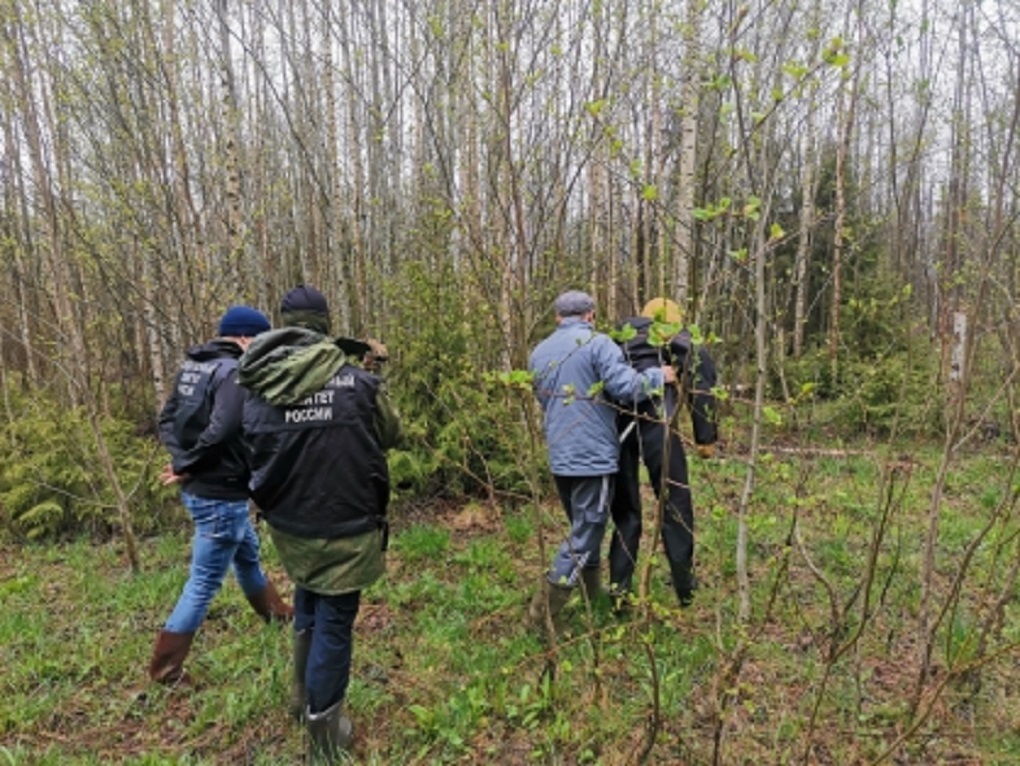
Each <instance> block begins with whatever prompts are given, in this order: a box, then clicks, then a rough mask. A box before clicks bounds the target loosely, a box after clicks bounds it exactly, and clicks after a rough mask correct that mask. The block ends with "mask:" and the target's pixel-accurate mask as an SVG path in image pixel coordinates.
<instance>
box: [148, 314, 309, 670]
mask: <svg viewBox="0 0 1020 766" xmlns="http://www.w3.org/2000/svg"><path fill="white" fill-rule="evenodd" d="M268 329H269V320H268V319H267V318H266V316H265V314H263V313H261V312H259V311H257V310H255V309H253V308H250V307H248V306H233V307H231V308H230V309H228V310H227V312H226V313H225V314H224V315H223V317H222V319H220V324H219V337H217V338H215V339H213V340H211V341H209V342H207V343H204V344H201V345H198V346H194V347H192V348H190V349H189V350H188V352H187V359H186V360H185V361H184V364H183V365H182V366H181V369H180V370H179V371H178V373H177V378H176V381H175V382H174V388H173V391H172V392H171V394H170V396H169V398H168V399H167V401H166V404H165V405H164V407H163V410H162V412H161V413H160V417H159V433H160V439H161V441H162V442H163V445H164V446H165V447H166V448H167V450H168V451H169V452H170V456H171V462H170V463H168V464H167V465H166V466H165V467H164V468H163V471H162V473H161V475H160V479H161V481H162V482H163V484H166V485H168V484H178V483H179V484H180V485H181V499H182V501H183V503H184V506H185V507H186V508H187V509H188V513H189V514H190V515H191V517H192V519H193V520H194V523H195V536H194V540H193V542H192V554H191V572H190V576H189V577H188V581H187V583H186V584H185V586H184V590H183V592H182V593H181V596H180V598H179V599H178V601H177V605H176V606H175V607H174V610H173V612H172V613H171V614H170V617H169V619H167V621H166V624H165V626H164V627H163V629H162V630H161V631H160V632H159V634H158V635H157V637H156V643H155V646H154V647H153V651H152V658H151V660H150V662H149V676H150V677H151V678H152V679H153V680H154V681H158V682H161V683H175V682H178V681H180V680H182V679H183V678H185V677H186V674H185V673H184V659H185V657H187V654H188V651H189V649H190V648H191V643H192V641H193V640H194V637H195V632H196V631H197V630H198V628H199V626H200V625H201V624H202V622H203V621H204V620H205V616H206V613H207V612H208V610H209V605H210V603H211V602H212V600H213V598H214V597H215V596H216V594H217V593H218V592H219V590H220V587H221V586H222V585H223V580H224V579H225V578H226V575H227V571H228V570H229V569H230V568H231V567H233V569H234V574H235V575H236V576H237V581H238V583H239V584H240V586H241V589H242V590H243V591H244V595H245V597H246V598H247V599H248V602H249V603H250V604H251V606H252V608H253V609H254V610H255V611H256V612H257V613H258V614H259V615H260V616H261V617H262V618H263V619H265V620H267V621H269V620H273V619H282V620H289V619H290V618H292V617H293V613H294V610H293V609H292V608H291V607H290V606H288V605H287V604H285V603H284V602H283V600H282V599H281V598H280V596H279V594H278V593H277V591H276V588H275V587H273V584H272V582H271V581H270V580H268V579H267V578H266V575H265V572H263V570H262V566H261V564H260V560H259V539H258V536H257V535H256V534H255V529H254V528H253V527H252V523H251V519H250V516H249V511H248V478H249V472H248V463H247V459H246V456H245V451H244V444H243V442H242V440H241V413H242V408H243V405H244V391H243V389H241V388H240V387H239V386H238V385H237V360H238V359H239V358H240V356H241V353H242V352H243V350H244V349H245V348H247V347H248V344H249V342H250V341H251V339H252V338H253V337H255V336H256V335H258V334H259V333H261V332H264V331H266V330H268Z"/></svg>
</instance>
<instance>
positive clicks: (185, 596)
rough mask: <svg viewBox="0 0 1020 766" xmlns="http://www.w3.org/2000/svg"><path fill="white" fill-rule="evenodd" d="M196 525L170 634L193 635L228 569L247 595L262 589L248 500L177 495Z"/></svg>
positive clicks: (263, 578) (263, 580)
mask: <svg viewBox="0 0 1020 766" xmlns="http://www.w3.org/2000/svg"><path fill="white" fill-rule="evenodd" d="M181 500H182V501H183V502H184V507H185V508H187V509H188V513H190V514H191V518H192V519H193V520H194V522H195V537H194V539H193V540H192V544H191V573H190V575H189V576H188V582H187V583H186V584H185V585H184V591H183V592H182V593H181V597H180V598H179V599H178V600H177V606H175V607H174V611H173V612H172V613H171V614H170V617H169V618H168V619H167V621H166V625H165V627H164V629H165V630H168V631H170V632H171V633H194V632H195V631H196V630H198V626H199V625H201V624H202V621H203V620H204V619H205V615H206V612H208V611H209V604H211V603H212V600H213V597H214V596H215V595H216V594H217V593H218V592H219V590H220V587H221V586H222V585H223V581H224V579H226V576H227V570H228V569H230V565H231V564H233V566H234V574H235V575H236V576H237V582H238V583H239V584H240V586H241V590H243V591H244V594H245V596H253V595H255V594H257V593H259V592H261V591H262V590H263V589H264V588H265V587H266V576H265V574H263V572H262V567H261V566H260V564H259V538H258V535H256V534H255V529H254V527H252V525H251V520H250V518H249V517H248V501H247V500H214V499H212V498H207V497H196V496H195V495H189V494H188V493H187V492H182V493H181Z"/></svg>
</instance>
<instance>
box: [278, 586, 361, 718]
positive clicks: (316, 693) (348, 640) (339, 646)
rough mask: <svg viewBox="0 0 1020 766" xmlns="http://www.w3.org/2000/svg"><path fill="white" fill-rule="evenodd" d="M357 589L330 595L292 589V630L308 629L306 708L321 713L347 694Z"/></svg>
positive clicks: (356, 609)
mask: <svg viewBox="0 0 1020 766" xmlns="http://www.w3.org/2000/svg"><path fill="white" fill-rule="evenodd" d="M360 606H361V591H354V592H353V593H344V594H341V595H339V596H330V595H326V594H324V593H314V592H312V591H310V590H307V589H306V588H303V587H301V586H300V585H298V586H297V587H296V588H295V589H294V631H295V632H297V633H300V632H301V631H303V630H311V631H312V644H311V647H310V648H309V650H308V665H307V666H306V667H305V693H306V694H307V695H308V709H309V711H310V712H312V713H323V712H325V711H326V710H329V708H331V707H332V706H333V705H335V704H336V703H337V702H340V701H341V700H342V699H343V698H344V696H346V694H347V685H348V684H349V683H350V680H351V657H352V656H353V654H354V620H355V619H356V618H357V616H358V608H359V607H360Z"/></svg>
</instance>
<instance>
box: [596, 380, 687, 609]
mask: <svg viewBox="0 0 1020 766" xmlns="http://www.w3.org/2000/svg"><path fill="white" fill-rule="evenodd" d="M666 401H667V407H668V412H667V413H666V414H665V417H664V414H663V412H662V408H661V405H660V404H659V403H653V402H643V403H642V404H641V405H639V408H638V413H639V417H637V418H632V417H629V416H628V417H622V418H621V419H620V427H621V434H623V433H624V432H625V431H626V429H627V427H628V426H629V424H630V423H631V422H634V423H635V425H634V427H633V428H631V429H630V431H629V433H627V436H626V438H624V440H623V442H622V444H621V445H620V468H619V473H617V476H616V492H615V494H614V496H613V504H612V518H613V523H614V525H615V527H616V529H615V530H614V532H613V537H612V542H611V543H610V547H609V581H610V584H611V586H612V587H613V588H614V589H615V590H618V591H622V592H629V591H630V590H631V589H632V581H633V577H634V569H635V567H636V565H637V558H638V549H639V547H640V543H641V486H640V467H641V465H640V464H641V462H642V460H643V461H644V464H645V468H647V469H648V476H649V479H650V480H651V483H652V488H653V489H654V490H655V496H656V498H659V497H660V496H661V494H662V492H663V488H665V492H666V503H665V506H664V508H663V519H662V542H663V546H664V547H665V549H666V557H667V559H668V560H669V569H670V575H671V577H672V581H673V589H674V590H675V591H676V594H677V598H678V599H679V600H680V602H681V604H687V603H689V602H690V599H691V594H692V591H693V589H694V587H695V584H694V583H695V581H694V573H693V569H694V508H693V505H692V503H691V489H690V485H689V483H688V479H687V456H686V455H685V454H684V447H683V442H682V441H681V440H680V436H679V434H677V433H676V432H673V433H672V434H669V432H668V426H667V424H668V422H669V420H670V418H669V413H671V412H672V411H673V408H675V407H676V392H675V390H674V389H672V388H671V387H670V388H667V390H666ZM657 410H658V411H657ZM667 434H668V435H669V442H668V445H667V442H666V437H667ZM667 449H668V456H667V454H666V453H667ZM667 460H668V465H664V464H665V463H666V461H667Z"/></svg>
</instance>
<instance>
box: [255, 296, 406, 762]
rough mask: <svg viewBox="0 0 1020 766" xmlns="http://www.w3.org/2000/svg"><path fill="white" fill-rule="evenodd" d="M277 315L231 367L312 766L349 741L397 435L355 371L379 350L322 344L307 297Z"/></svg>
mask: <svg viewBox="0 0 1020 766" xmlns="http://www.w3.org/2000/svg"><path fill="white" fill-rule="evenodd" d="M281 316H282V319H283V324H284V325H285V326H284V327H283V328H281V329H279V330H274V331H273V332H269V333H266V334H265V335H262V336H260V337H259V338H258V339H257V340H256V341H255V342H254V343H252V345H251V346H250V347H249V348H248V350H247V351H246V352H245V354H244V356H243V357H242V359H241V364H240V370H239V372H240V382H241V385H243V386H244V387H245V388H247V389H248V390H249V392H250V393H249V395H248V397H247V399H246V400H245V405H244V432H245V438H246V439H247V440H248V442H249V443H250V446H251V454H252V476H251V492H252V499H253V500H254V501H255V502H256V503H257V504H258V506H259V508H260V509H261V510H262V514H263V517H264V518H265V520H266V523H267V524H268V525H269V529H270V534H271V535H272V536H273V542H274V543H275V545H276V549H277V551H278V552H279V555H280V559H281V561H282V562H283V565H284V567H285V568H286V570H287V574H288V575H289V576H290V578H291V579H292V580H293V581H294V583H295V591H294V606H295V610H296V614H295V619H294V679H293V684H292V688H291V715H292V716H294V717H295V718H297V719H302V718H303V719H304V721H305V726H306V728H307V730H308V733H309V735H310V739H311V743H312V750H313V761H318V760H326V761H333V760H335V759H339V758H341V757H342V756H341V751H343V750H346V749H347V748H348V747H349V746H350V744H351V741H352V739H353V725H352V723H351V720H350V719H349V718H348V717H347V716H346V715H344V714H343V712H342V709H343V702H344V697H345V696H346V692H347V686H348V683H349V681H350V670H351V658H352V655H353V628H354V621H355V619H356V618H357V615H358V609H359V607H360V603H361V591H362V590H364V589H365V588H367V587H368V586H369V585H371V584H372V583H374V582H375V581H377V580H378V579H379V578H380V577H381V576H382V574H383V571H384V569H385V556H384V552H385V550H386V540H387V535H388V527H387V522H386V506H387V503H388V501H389V491H390V484H389V469H388V467H387V463H386V453H385V451H386V449H387V448H388V447H391V446H393V445H395V444H396V442H397V441H398V439H399V438H400V424H399V421H398V420H397V416H396V413H395V412H394V410H393V409H392V407H391V406H390V403H389V398H388V396H387V392H386V388H385V386H384V384H383V381H382V379H381V378H379V377H377V376H376V375H374V374H372V373H371V372H369V371H367V370H366V369H364V368H363V367H362V366H360V363H357V362H360V360H359V358H358V356H357V355H358V354H363V355H365V356H366V361H367V360H368V359H369V355H370V354H371V355H374V356H376V357H378V356H379V355H380V349H382V346H379V345H378V344H377V345H376V347H373V348H372V349H370V348H369V345H368V344H364V343H360V342H351V341H350V340H349V339H333V338H331V337H329V335H328V333H329V309H328V306H327V303H326V299H325V297H324V296H323V295H322V293H320V292H319V291H318V290H316V289H315V288H314V287H310V286H307V285H299V286H298V287H296V288H294V289H293V290H291V291H290V292H289V293H287V295H286V296H285V297H284V299H283V304H282V306H281ZM348 353H350V354H353V355H354V356H348ZM377 361H378V360H377Z"/></svg>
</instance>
